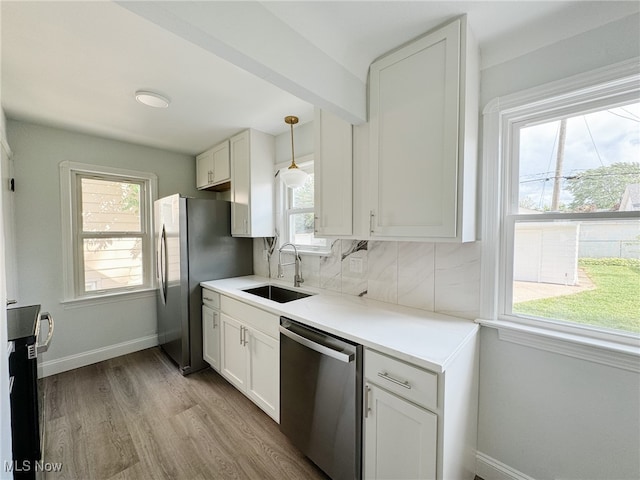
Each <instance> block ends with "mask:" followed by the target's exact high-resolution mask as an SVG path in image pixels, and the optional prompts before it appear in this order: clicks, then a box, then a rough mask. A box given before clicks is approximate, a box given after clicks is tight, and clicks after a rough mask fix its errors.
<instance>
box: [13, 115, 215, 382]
mask: <svg viewBox="0 0 640 480" xmlns="http://www.w3.org/2000/svg"><path fill="white" fill-rule="evenodd" d="M7 134H8V138H9V142H10V145H11V148H12V150H13V152H14V163H15V165H14V167H15V179H16V193H15V209H16V239H17V265H18V300H19V303H20V304H22V305H25V304H31V303H39V304H41V305H42V307H43V310H45V311H49V312H50V313H51V314H52V315H53V317H54V319H55V322H56V330H55V334H54V338H53V340H52V343H51V348H50V349H49V351H48V352H47V353H46V354H44V355H43V363H42V366H43V370H44V374H45V375H47V374H50V373H56V372H58V371H63V370H66V369H69V368H74V367H77V366H80V365H84V364H87V363H91V362H93V361H99V360H102V359H104V358H109V357H111V356H115V355H118V354H122V353H128V352H129V351H134V350H136V349H140V348H146V347H148V346H151V345H154V344H156V342H157V339H156V307H155V294H154V292H149V293H148V294H147V295H146V296H144V297H143V298H128V297H121V298H118V299H115V300H112V301H106V302H105V303H102V304H99V305H91V306H86V305H82V304H75V305H62V304H61V303H60V300H61V299H62V298H63V286H62V269H63V268H64V266H63V265H62V229H61V213H60V212H61V211H60V208H61V205H60V179H59V178H60V175H59V164H60V162H62V161H66V160H68V161H72V162H81V163H89V164H96V165H105V166H111V167H120V168H126V169H131V170H140V171H147V172H153V173H155V174H156V175H157V177H158V194H159V196H160V197H162V196H165V195H169V194H172V193H176V192H179V193H183V194H187V195H191V196H213V195H214V194H212V193H209V192H198V191H197V190H195V160H194V158H193V157H190V156H187V155H182V154H176V153H171V152H166V151H162V150H158V149H154V148H149V147H143V146H138V145H134V144H129V143H124V142H118V141H114V140H107V139H103V138H99V137H94V136H90V135H85V134H81V133H75V132H70V131H65V130H60V129H56V128H50V127H44V126H39V125H35V124H30V123H25V122H21V121H14V120H11V119H9V121H8V125H7Z"/></svg>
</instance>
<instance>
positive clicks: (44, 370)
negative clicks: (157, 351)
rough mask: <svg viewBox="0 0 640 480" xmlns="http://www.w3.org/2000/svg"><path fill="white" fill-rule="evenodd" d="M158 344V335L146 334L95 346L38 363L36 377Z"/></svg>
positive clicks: (83, 365) (46, 375)
mask: <svg viewBox="0 0 640 480" xmlns="http://www.w3.org/2000/svg"><path fill="white" fill-rule="evenodd" d="M156 345H158V335H156V334H153V335H148V336H146V337H141V338H136V339H135V340H128V341H126V342H122V343H117V344H115V345H109V346H107V347H101V348H96V349H95V350H89V351H88V352H82V353H77V354H75V355H68V356H66V357H62V358H57V359H55V360H48V361H45V362H42V363H41V364H39V365H38V378H43V377H48V376H49V375H55V374H57V373H62V372H66V371H69V370H73V369H76V368H80V367H85V366H87V365H91V364H94V363H98V362H102V361H104V360H109V359H110V358H116V357H120V356H122V355H127V354H129V353H133V352H137V351H139V350H145V349H147V348H151V347H155V346H156Z"/></svg>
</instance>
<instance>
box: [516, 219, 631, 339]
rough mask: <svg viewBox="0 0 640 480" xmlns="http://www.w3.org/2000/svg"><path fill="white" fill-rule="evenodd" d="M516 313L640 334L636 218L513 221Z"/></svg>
mask: <svg viewBox="0 0 640 480" xmlns="http://www.w3.org/2000/svg"><path fill="white" fill-rule="evenodd" d="M514 238H515V240H514V264H513V270H514V271H513V279H514V282H513V307H512V311H513V313H514V314H524V315H527V316H533V317H541V318H546V319H555V320H567V321H571V322H577V323H582V324H588V325H594V326H600V327H604V328H613V329H618V330H625V331H631V332H638V333H640V317H639V316H638V312H640V219H632V220H607V221H605V220H602V221H589V222H579V221H563V222H535V223H531V222H528V223H527V222H520V223H516V226H515V236H514Z"/></svg>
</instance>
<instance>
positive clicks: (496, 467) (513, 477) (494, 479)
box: [476, 452, 535, 480]
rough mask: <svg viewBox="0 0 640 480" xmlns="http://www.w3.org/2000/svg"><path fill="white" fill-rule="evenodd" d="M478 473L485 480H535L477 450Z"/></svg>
mask: <svg viewBox="0 0 640 480" xmlns="http://www.w3.org/2000/svg"><path fill="white" fill-rule="evenodd" d="M476 475H477V476H478V477H480V478H482V479H483V480H535V479H534V478H533V477H530V476H529V475H525V474H524V473H522V472H519V471H518V470H516V469H515V468H511V467H510V466H508V465H505V464H504V463H502V462H499V461H498V460H496V459H495V458H491V457H490V456H489V455H485V454H484V453H482V452H476Z"/></svg>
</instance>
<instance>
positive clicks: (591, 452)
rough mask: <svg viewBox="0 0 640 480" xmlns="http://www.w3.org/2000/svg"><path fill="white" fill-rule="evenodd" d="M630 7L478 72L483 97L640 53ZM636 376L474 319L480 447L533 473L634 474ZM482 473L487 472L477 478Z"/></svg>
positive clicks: (639, 387) (639, 440)
mask: <svg viewBox="0 0 640 480" xmlns="http://www.w3.org/2000/svg"><path fill="white" fill-rule="evenodd" d="M639 26H640V18H639V16H638V15H633V16H630V17H627V18H626V19H622V20H619V21H616V22H613V23H611V24H608V25H605V26H603V27H601V28H598V29H595V30H592V31H589V32H586V33H584V34H581V35H578V36H576V37H573V38H570V39H567V40H564V41H562V42H558V43H557V44H554V45H551V46H549V47H546V48H543V49H540V50H537V51H535V52H532V53H530V54H528V55H525V56H522V57H520V58H517V59H514V60H512V61H509V62H506V63H504V64H501V65H497V66H495V67H492V68H489V69H487V70H484V71H483V72H482V82H481V98H482V100H483V102H482V106H484V105H486V103H487V102H488V101H490V100H491V99H493V98H495V97H498V96H503V95H507V94H509V93H513V92H516V91H519V90H522V89H526V88H530V87H534V86H537V85H541V84H543V83H547V82H550V81H554V80H558V79H562V78H565V77H567V76H571V75H575V74H578V73H582V72H586V71H589V70H592V69H595V68H599V67H603V66H605V65H608V64H612V63H616V62H619V61H623V60H627V59H630V58H633V57H637V56H639V55H640V41H639V40H638V39H639V38H640V28H639ZM639 412H640V376H639V375H638V374H637V373H632V372H629V371H625V370H620V369H617V368H612V367H607V366H604V365H599V364H596V363H593V362H589V361H585V360H579V359H576V358H572V357H568V356H564V355H558V354H555V353H550V352H546V351H542V350H537V349H534V348H530V347H524V346H520V345H516V344H514V343H510V342H506V341H502V340H500V339H499V338H498V335H497V332H496V330H494V329H492V328H487V327H482V329H481V350H480V412H479V413H480V415H479V418H480V424H479V435H478V450H479V451H480V452H482V453H484V454H486V455H488V456H490V457H492V458H493V459H495V460H498V461H499V462H502V463H503V464H506V465H508V466H509V467H512V468H515V469H516V470H518V471H520V472H522V473H524V474H526V475H529V476H531V477H533V478H535V479H538V480H543V479H556V478H566V479H570V478H574V479H575V478H580V479H603V478H616V479H637V478H639V476H640V418H639V415H640V414H639ZM485 480H489V479H485Z"/></svg>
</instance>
